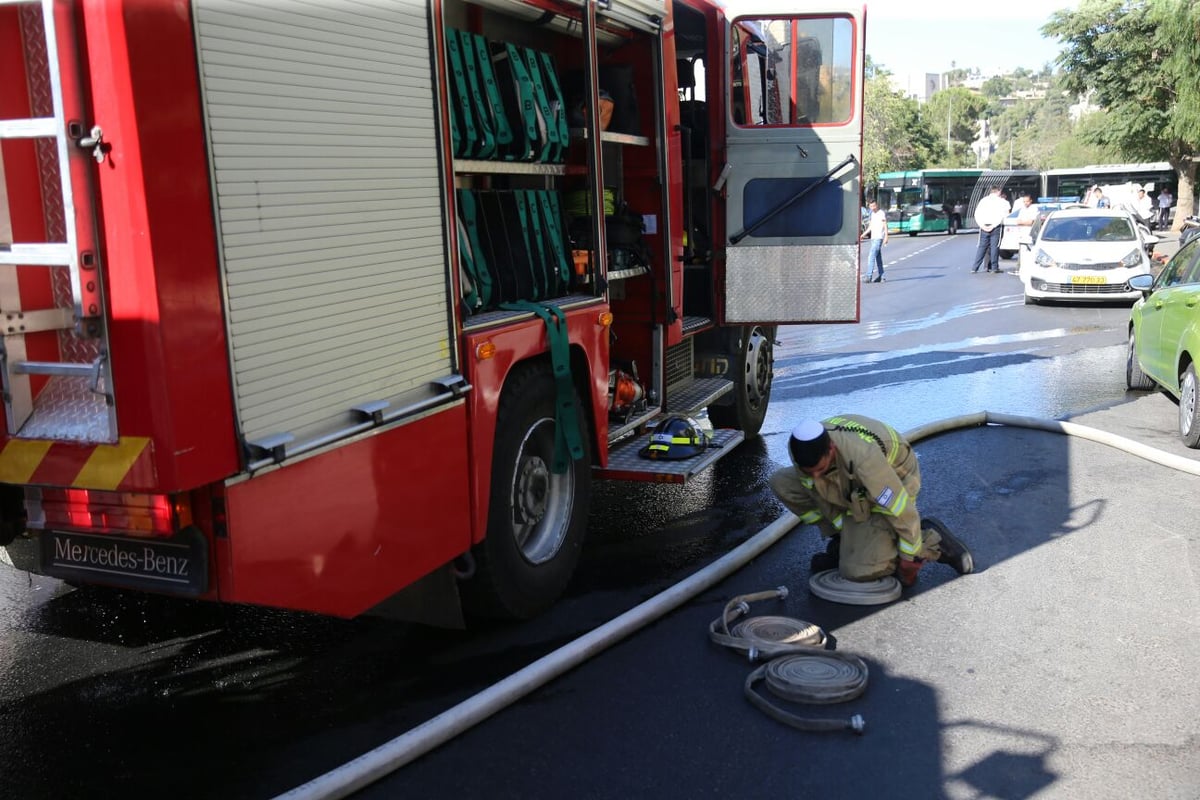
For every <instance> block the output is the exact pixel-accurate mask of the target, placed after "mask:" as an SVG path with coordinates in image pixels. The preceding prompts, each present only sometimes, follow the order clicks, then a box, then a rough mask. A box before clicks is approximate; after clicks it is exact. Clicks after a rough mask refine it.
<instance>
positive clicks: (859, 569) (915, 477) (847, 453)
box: [770, 414, 974, 586]
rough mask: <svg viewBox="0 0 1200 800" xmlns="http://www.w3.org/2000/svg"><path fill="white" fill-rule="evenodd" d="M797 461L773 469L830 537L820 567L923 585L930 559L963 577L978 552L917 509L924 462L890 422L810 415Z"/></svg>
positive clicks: (797, 435) (782, 490) (795, 440)
mask: <svg viewBox="0 0 1200 800" xmlns="http://www.w3.org/2000/svg"><path fill="white" fill-rule="evenodd" d="M788 451H789V452H790V454H791V457H792V463H793V465H794V466H791V467H783V468H782V469H779V470H777V471H776V472H775V473H773V474H772V475H771V479H770V482H771V489H772V490H773V491H774V492H775V494H776V495H777V496H778V497H779V499H780V500H782V501H783V504H784V505H785V506H787V507H788V509H789V510H791V511H792V513H794V514H795V515H796V516H798V517H800V520H801V522H804V523H808V524H815V525H816V526H817V527H818V529H819V530H820V531H821V535H822V536H823V537H825V538H827V539H828V540H829V542H828V545H827V547H826V550H825V552H824V553H818V554H817V555H815V556H813V560H812V570H813V572H819V571H823V570H827V569H834V568H837V569H838V570H839V571H840V572H841V574H842V576H843V577H845V578H846V579H847V580H851V581H869V580H875V579H877V578H882V577H885V576H887V575H893V574H894V575H895V576H896V577H897V578H898V579H899V580H900V583H901V584H902V585H904V586H912V585H913V584H914V583H916V580H917V573H918V572H919V571H920V569H921V567H922V566H923V565H924V564H925V562H927V561H937V562H940V563H943V564H949V565H950V566H951V567H953V568H954V569H955V571H957V572H958V574H960V575H966V574H967V573H969V572H971V571H972V569H974V562H973V560H972V558H971V552H970V551H969V550H967V547H966V545H964V544H963V543H962V542H961V541H959V539H958V538H957V537H955V536H954V535H953V534H952V533H950V531H948V530H946V528H945V526H943V525H941V524H940V523H938V522H936V521H935V520H922V519H921V517H920V514H919V513H918V512H917V493H918V492H919V491H920V490H921V468H920V465H919V464H918V463H917V455H916V453H914V452H913V449H912V446H911V445H910V444H909V443H908V442H907V441H906V440H905V439H904V437H903V436H901V435H900V434H899V433H897V432H896V430H895V429H894V428H892V427H891V426H890V425H888V424H886V423H884V422H880V421H879V420H875V419H871V418H869V417H862V416H857V415H850V414H848V415H844V416H838V417H830V418H829V419H827V420H825V421H824V422H816V421H813V420H809V421H806V422H802V423H800V424H799V425H797V426H796V428H795V429H794V430H793V431H792V435H791V437H790V438H789V439H788Z"/></svg>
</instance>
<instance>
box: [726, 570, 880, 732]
mask: <svg viewBox="0 0 1200 800" xmlns="http://www.w3.org/2000/svg"><path fill="white" fill-rule="evenodd" d="M787 596H788V590H787V587H786V586H780V587H779V588H778V589H772V590H769V591H765V592H755V593H753V594H742V595H738V596H736V597H734V598H733V599H731V600H730V601H729V602H728V603H726V604H725V610H724V611H723V612H722V613H721V616H719V617H717V618H716V619H714V620H713V621H712V623H711V624H709V626H708V636H709V638H710V639H712V640H713V642H715V643H716V644H719V645H721V646H722V647H728V648H730V649H732V650H742V651H744V652H745V653H746V654H747V655H748V656H749V658H750V660H751V661H754V660H756V659H758V658H760V657H763V658H768V659H772V660H771V661H769V662H768V663H766V664H764V665H763V666H761V667H759V668H758V669H756V670H754V671H753V672H752V673H750V676H749V677H748V678H746V683H745V684H744V685H743V691H744V692H745V694H746V699H747V700H749V701H750V702H751V703H752V704H753V705H754V706H755V707H756V708H758V709H760V710H761V711H763V712H764V713H766V714H767V716H769V717H771V718H772V719H774V720H776V721H778V722H782V723H783V724H785V725H790V726H791V727H793V728H796V729H797V730H802V731H844V730H851V731H854V732H855V733H858V734H861V733H862V732H863V728H864V727H865V725H866V723H865V722H864V721H863V718H862V716H861V715H859V714H855V715H854V716H852V717H850V718H849V719H833V718H825V717H821V718H816V717H801V716H799V715H797V714H793V713H791V712H790V711H786V710H784V709H781V708H779V707H778V706H776V705H775V704H774V703H772V702H771V701H770V700H769V699H767V698H766V697H764V696H763V695H761V694H759V693H758V691H757V690H756V689H755V684H757V683H758V682H760V681H766V686H767V689H768V691H770V693H771V694H772V695H774V696H775V697H778V698H780V699H782V700H789V701H791V702H793V703H811V704H827V703H844V702H846V701H848V700H853V699H854V698H856V697H858V696H859V695H861V694H862V693H863V692H864V691H866V688H867V677H868V673H867V665H866V664H864V663H863V661H862V659H860V658H858V657H857V656H852V655H847V654H845V653H835V652H833V651H829V650H823V649H822V648H823V647H824V646H825V643H826V642H827V637H826V636H825V631H823V630H822V629H821V628H819V627H818V626H816V625H814V624H812V623H811V622H805V621H804V620H799V619H793V618H791V617H780V616H768V615H764V616H760V617H750V618H749V619H746V620H743V621H742V622H739V623H738V624H737V625H735V626H734V627H733V629H732V630H731V629H730V627H729V623H731V622H734V621H735V620H737V619H739V618H740V617H742V616H744V615H746V614H749V613H750V604H751V603H755V602H758V601H759V600H782V599H784V598H785V597H787Z"/></svg>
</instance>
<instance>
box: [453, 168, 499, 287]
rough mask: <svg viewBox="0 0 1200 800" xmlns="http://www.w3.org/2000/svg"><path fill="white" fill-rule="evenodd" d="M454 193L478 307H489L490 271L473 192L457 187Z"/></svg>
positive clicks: (463, 249)
mask: <svg viewBox="0 0 1200 800" xmlns="http://www.w3.org/2000/svg"><path fill="white" fill-rule="evenodd" d="M455 194H456V195H457V197H458V211H459V214H461V219H462V223H463V225H464V226H465V227H466V229H467V243H468V244H469V250H470V254H471V260H470V262H469V265H470V266H471V267H473V268H474V272H473V273H472V276H471V277H473V278H474V279H475V288H476V291H477V292H478V293H479V301H480V304H481V306H480V307H481V308H489V307H491V305H492V289H493V287H492V273H491V272H490V271H489V270H488V266H487V257H486V256H485V255H484V250H483V246H482V245H481V244H480V242H479V216H478V210H479V209H478V206H477V205H476V202H475V192H473V191H471V190H470V189H459V190H457V191H456V192H455ZM459 249H460V250H462V251H464V252H466V250H467V249H468V248H463V247H462V246H461V245H460V246H459Z"/></svg>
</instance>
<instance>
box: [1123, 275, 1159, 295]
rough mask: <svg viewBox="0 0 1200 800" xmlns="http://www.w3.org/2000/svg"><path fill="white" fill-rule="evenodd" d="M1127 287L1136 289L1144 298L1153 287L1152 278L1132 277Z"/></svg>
mask: <svg viewBox="0 0 1200 800" xmlns="http://www.w3.org/2000/svg"><path fill="white" fill-rule="evenodd" d="M1129 286H1130V287H1131V288H1133V289H1137V290H1138V291H1139V292H1141V293H1142V296H1143V297H1145V296H1147V295H1149V294H1150V289H1151V287H1153V286H1154V276H1153V275H1134V276H1133V277H1132V278H1130V279H1129Z"/></svg>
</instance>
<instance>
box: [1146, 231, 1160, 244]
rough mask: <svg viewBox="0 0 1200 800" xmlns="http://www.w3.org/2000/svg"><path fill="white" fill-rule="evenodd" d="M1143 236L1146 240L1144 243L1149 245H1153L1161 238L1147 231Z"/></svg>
mask: <svg viewBox="0 0 1200 800" xmlns="http://www.w3.org/2000/svg"><path fill="white" fill-rule="evenodd" d="M1143 238H1144V239H1145V240H1146V244H1149V245H1155V244H1158V243H1159V242H1161V241H1162V239H1159V238H1158V237H1157V236H1155V235H1154V234H1153V233H1148V234H1146V235H1145V236H1144V237H1143Z"/></svg>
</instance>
